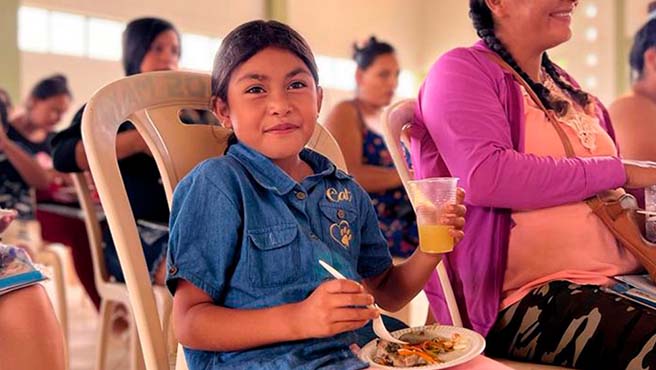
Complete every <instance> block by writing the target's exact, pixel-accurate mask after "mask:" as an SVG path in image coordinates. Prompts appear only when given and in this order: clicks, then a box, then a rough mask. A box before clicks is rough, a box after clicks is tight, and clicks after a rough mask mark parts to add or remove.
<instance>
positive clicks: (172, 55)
mask: <svg viewBox="0 0 656 370" xmlns="http://www.w3.org/2000/svg"><path fill="white" fill-rule="evenodd" d="M179 54H180V41H179V40H178V34H177V33H175V31H173V30H167V31H164V32H161V33H160V34H159V35H157V37H155V40H153V42H152V43H151V44H150V48H149V49H148V51H147V52H146V55H144V58H143V60H142V61H141V66H140V67H139V69H140V70H141V72H142V73H143V72H154V71H170V70H176V69H178V60H179V59H180V55H179Z"/></svg>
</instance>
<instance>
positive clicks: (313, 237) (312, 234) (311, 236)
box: [310, 233, 319, 240]
mask: <svg viewBox="0 0 656 370" xmlns="http://www.w3.org/2000/svg"><path fill="white" fill-rule="evenodd" d="M310 239H312V240H317V239H319V237H318V236H317V234H315V233H310Z"/></svg>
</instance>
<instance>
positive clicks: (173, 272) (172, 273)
mask: <svg viewBox="0 0 656 370" xmlns="http://www.w3.org/2000/svg"><path fill="white" fill-rule="evenodd" d="M177 273H178V268H177V267H175V266H171V268H169V275H175V274H177Z"/></svg>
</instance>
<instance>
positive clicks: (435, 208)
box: [408, 177, 458, 253]
mask: <svg viewBox="0 0 656 370" xmlns="http://www.w3.org/2000/svg"><path fill="white" fill-rule="evenodd" d="M457 184H458V178H457V177H432V178H427V179H422V180H412V181H409V182H408V193H409V194H408V195H409V196H410V199H411V201H412V206H413V208H414V209H415V214H416V215H417V228H418V229H419V249H421V251H422V252H425V253H446V252H451V251H452V250H453V238H452V237H451V235H449V227H448V226H446V225H443V224H442V223H440V219H441V217H442V213H443V212H444V210H445V207H446V206H447V205H449V204H454V203H455V202H456V185H457Z"/></svg>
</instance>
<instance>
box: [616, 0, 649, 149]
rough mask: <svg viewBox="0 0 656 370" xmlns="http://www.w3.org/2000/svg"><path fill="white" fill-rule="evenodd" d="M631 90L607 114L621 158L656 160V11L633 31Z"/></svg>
mask: <svg viewBox="0 0 656 370" xmlns="http://www.w3.org/2000/svg"><path fill="white" fill-rule="evenodd" d="M629 64H630V65H631V76H632V79H633V83H632V85H631V91H630V92H629V93H628V94H626V95H624V96H622V97H620V98H618V99H617V100H615V102H613V104H611V106H610V108H608V111H609V113H610V117H611V119H612V120H613V126H614V127H615V129H616V131H617V142H618V143H619V147H620V148H621V149H622V156H623V157H624V158H629V159H638V160H649V161H656V141H655V140H656V10H655V11H653V12H652V13H651V14H650V15H649V18H648V20H647V23H646V24H645V25H644V26H642V28H640V29H639V30H638V32H636V34H635V36H634V38H633V47H632V48H631V54H630V56H629Z"/></svg>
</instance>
